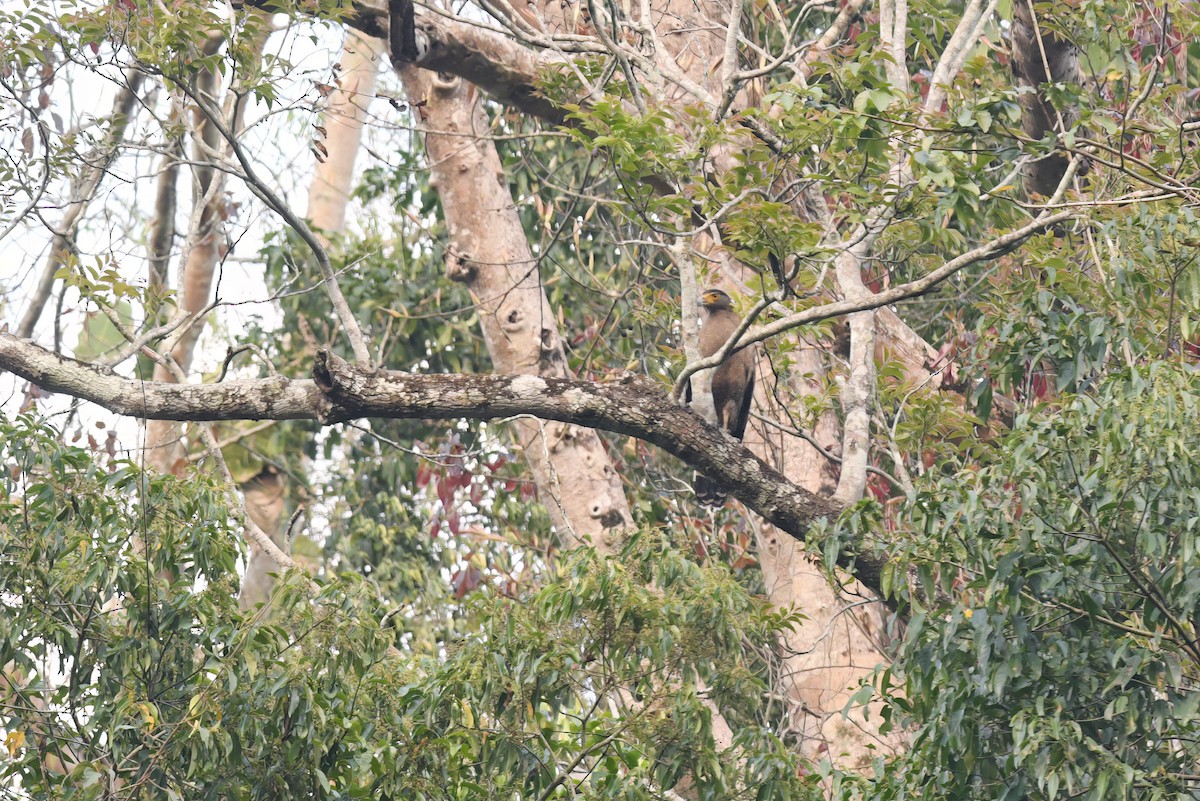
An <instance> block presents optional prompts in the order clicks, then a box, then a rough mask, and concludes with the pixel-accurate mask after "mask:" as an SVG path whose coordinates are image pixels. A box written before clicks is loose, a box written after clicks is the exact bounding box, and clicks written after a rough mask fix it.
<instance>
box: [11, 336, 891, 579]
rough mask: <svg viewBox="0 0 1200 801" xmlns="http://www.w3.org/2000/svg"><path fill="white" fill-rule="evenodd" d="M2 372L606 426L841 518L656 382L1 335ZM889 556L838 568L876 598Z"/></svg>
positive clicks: (139, 411)
mask: <svg viewBox="0 0 1200 801" xmlns="http://www.w3.org/2000/svg"><path fill="white" fill-rule="evenodd" d="M0 370H6V371H8V372H12V373H14V374H16V375H18V376H20V377H22V378H24V379H26V380H27V381H31V382H33V383H34V384H36V385H38V386H39V387H41V388H42V389H45V390H47V391H49V392H62V393H65V394H67V395H70V396H72V397H76V398H80V399H83V400H88V401H91V402H93V403H96V404H99V405H100V406H103V407H104V408H106V409H108V410H110V411H112V412H115V413H116V414H121V415H127V416H130V417H141V418H146V419H151V420H194V421H216V420H317V421H320V422H321V423H323V424H325V425H331V424H334V423H339V422H344V421H346V420H354V419H358V418H362V417H380V418H392V419H410V420H411V419H431V420H453V419H458V418H461V417H466V418H470V419H475V420H496V419H502V418H509V417H515V416H518V415H529V416H532V417H537V418H539V419H542V420H554V421H558V422H561V423H568V424H571V425H575V426H584V427H587V428H598V429H602V430H605V431H612V432H614V433H616V434H624V435H626V436H631V437H636V438H638V439H641V440H644V441H646V442H649V443H650V444H652V445H657V446H658V447H660V448H662V449H663V450H664V451H666V452H667V453H670V454H672V455H674V456H676V457H677V458H679V459H680V460H682V461H683V462H685V463H687V464H688V465H690V466H692V467H694V468H696V469H698V470H700V471H702V472H704V473H706V474H707V475H709V476H711V477H712V478H713V479H715V480H718V481H720V482H722V483H723V484H724V485H725V486H726V487H727V488H728V489H729V492H730V494H731V495H733V496H734V497H736V498H738V499H739V500H741V501H742V502H743V503H745V504H746V505H747V506H748V507H750V509H752V510H753V511H755V512H757V513H758V514H759V515H761V516H762V517H763V518H765V519H766V520H768V521H769V522H771V523H774V524H775V525H777V526H779V527H780V528H781V529H783V530H784V531H786V532H787V533H788V534H790V535H791V536H793V537H796V538H797V539H801V540H802V539H803V538H804V537H805V536H806V535H807V533H808V530H809V527H810V526H811V525H812V523H813V522H814V521H815V520H817V519H819V518H828V517H829V516H830V515H833V514H836V513H837V512H838V509H837V507H835V506H833V505H832V504H831V503H830V502H829V501H828V500H826V499H824V498H821V497H820V496H818V495H815V494H814V493H811V492H809V491H807V490H805V489H804V488H802V487H798V486H796V485H795V484H793V483H792V482H790V481H788V480H787V479H786V478H785V477H784V476H783V475H781V474H780V473H779V472H778V471H776V470H774V469H773V468H771V467H770V466H768V465H767V464H766V463H765V462H763V461H762V460H761V459H759V458H758V457H757V456H755V455H754V454H753V453H751V452H750V451H749V450H747V449H746V448H745V447H744V446H743V445H742V444H741V443H740V442H738V441H737V440H735V439H732V438H731V437H729V436H728V435H726V434H725V433H724V432H723V431H721V430H720V429H717V428H715V427H713V426H711V425H709V424H708V423H706V422H704V421H703V420H701V419H700V418H699V417H697V416H696V415H695V414H693V413H692V412H690V411H689V410H687V409H684V408H683V407H681V406H679V405H678V404H677V403H675V402H674V401H673V400H671V399H670V398H669V397H668V396H667V395H666V394H665V393H663V392H662V391H661V390H660V389H659V388H658V387H657V386H656V385H653V384H650V383H648V382H647V381H646V380H645V379H642V378H638V377H632V376H631V377H629V378H628V379H626V380H623V381H619V382H611V383H603V384H598V383H595V382H591V381H577V380H573V379H566V378H543V377H540V376H534V375H461V374H446V375H428V374H411V373H401V372H394V371H384V370H372V369H368V368H365V367H362V366H359V365H353V364H350V363H348V362H345V361H343V360H342V359H339V358H337V357H336V356H334V355H332V354H330V353H327V352H325V351H322V352H320V353H318V358H317V363H316V364H315V366H314V368H313V375H314V378H315V380H297V379H288V378H284V377H282V376H275V377H272V378H260V379H253V380H246V381H227V382H223V383H220V384H170V383H162V382H153V381H137V380H134V379H129V378H123V377H121V376H118V375H116V374H115V373H113V372H112V371H111V370H106V369H104V368H100V367H96V366H94V365H90V364H86V363H84V362H80V361H77V360H75V359H71V358H68V357H65V356H62V355H60V354H57V353H53V352H52V351H48V350H46V349H45V348H42V347H40V346H39V345H37V344H35V343H33V342H30V341H29V340H25V339H21V338H19V337H15V336H13V335H11V334H7V333H3V332H0ZM885 562H886V557H885V556H883V555H880V554H874V553H871V552H870V551H869V549H868V548H867V547H866V545H865V544H864V543H851V544H850V545H849V546H848V547H847V549H846V551H845V553H844V554H843V555H842V557H841V558H840V560H839V563H840V564H842V565H843V566H845V567H846V568H847V569H850V570H852V571H853V572H854V573H855V575H856V576H857V577H858V578H859V579H860V580H861V581H862V582H863V583H864V584H865V585H866V586H868V587H870V588H872V589H873V590H876V591H877V590H878V588H879V587H880V577H881V575H882V570H883V566H884V564H885Z"/></svg>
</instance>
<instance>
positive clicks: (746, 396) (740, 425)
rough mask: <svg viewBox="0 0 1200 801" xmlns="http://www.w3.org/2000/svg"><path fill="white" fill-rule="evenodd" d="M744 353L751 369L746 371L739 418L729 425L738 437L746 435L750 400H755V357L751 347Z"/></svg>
mask: <svg viewBox="0 0 1200 801" xmlns="http://www.w3.org/2000/svg"><path fill="white" fill-rule="evenodd" d="M742 353H744V354H747V359H746V361H747V362H749V363H750V365H749V367H750V369H749V370H747V372H746V386H745V388H744V389H743V390H742V399H741V405H740V406H739V407H738V413H737V419H735V420H733V421H732V425H730V426H729V433H730V434H733V435H734V436H735V437H737V438H738V439H741V438H742V437H744V436H745V435H746V423H747V422H748V421H749V420H750V401H752V400H754V359H753V356H752V355H751V353H750V349H749V348H747V349H746V350H744V351H742ZM739 355H741V354H739Z"/></svg>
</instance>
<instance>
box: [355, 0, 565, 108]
mask: <svg viewBox="0 0 1200 801" xmlns="http://www.w3.org/2000/svg"><path fill="white" fill-rule="evenodd" d="M346 23H347V24H348V25H350V26H351V27H354V28H356V29H358V30H360V31H362V32H363V33H365V34H367V35H369V36H376V37H379V38H381V39H384V40H386V39H387V38H388V10H387V7H386V4H381V3H374V2H363V1H362V0H360V1H359V2H357V3H355V4H354V11H353V13H352V14H351V16H350V17H349V18H348V19H347V20H346ZM416 34H417V40H418V50H419V53H420V54H419V56H418V57H417V58H416V59H414V60H413V61H412V63H413V64H415V65H416V66H418V67H424V68H425V69H427V70H433V71H434V72H444V73H446V74H449V75H457V76H459V77H460V78H464V79H465V80H467V81H470V82H471V83H473V84H474V85H475V86H478V87H479V88H480V89H481V90H483V91H484V92H486V93H487V94H488V95H489V96H491V97H492V98H493V99H495V100H496V101H497V102H499V103H501V104H502V105H505V106H510V107H512V108H515V109H517V110H518V111H522V112H524V113H526V114H532V115H533V116H535V117H537V118H539V119H542V120H545V121H547V122H550V123H553V124H556V125H560V124H562V123H563V122H565V121H566V110H565V109H563V108H561V107H560V106H558V105H556V104H554V103H552V102H550V101H549V100H548V99H546V98H545V97H544V96H542V95H541V94H540V93H539V91H538V88H537V85H538V77H539V75H540V74H542V73H543V72H544V71H546V70H550V69H557V68H559V67H562V66H565V62H564V61H563V59H562V57H561V56H559V55H558V54H556V53H554V52H553V51H550V50H541V51H539V50H535V49H533V48H529V47H525V46H524V45H522V44H520V43H519V42H516V41H513V40H512V39H510V38H507V37H505V36H503V35H500V34H498V33H494V32H493V31H489V30H487V29H486V28H483V27H481V26H479V25H472V24H470V23H466V22H461V21H459V20H455V19H452V18H450V17H446V16H442V15H440V14H434V13H432V12H430V11H427V10H425V9H423V8H420V7H418V8H417V9H416Z"/></svg>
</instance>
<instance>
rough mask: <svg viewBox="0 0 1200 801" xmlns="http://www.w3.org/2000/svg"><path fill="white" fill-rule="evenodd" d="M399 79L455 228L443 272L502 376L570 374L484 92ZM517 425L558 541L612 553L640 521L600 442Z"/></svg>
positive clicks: (561, 427)
mask: <svg viewBox="0 0 1200 801" xmlns="http://www.w3.org/2000/svg"><path fill="white" fill-rule="evenodd" d="M398 72H399V74H400V78H401V80H402V81H403V83H404V89H405V91H406V92H407V94H408V98H409V102H410V104H411V105H413V106H416V105H417V104H418V103H422V101H424V103H423V105H421V106H420V109H421V114H420V115H419V116H420V118H421V119H420V126H421V128H422V129H423V130H424V131H425V149H426V150H427V151H428V153H429V163H430V171H431V184H432V185H433V187H434V188H435V189H436V190H437V192H438V196H439V197H440V198H441V201H442V210H443V213H444V214H445V219H446V227H447V229H448V231H449V242H448V244H449V247H448V252H447V254H446V274H447V276H449V277H450V278H451V279H452V280H456V281H463V282H465V283H466V285H467V286H468V287H469V288H470V290H471V293H472V295H473V296H474V297H475V298H476V299H477V302H478V304H479V305H478V309H479V320H480V326H481V328H482V329H483V337H484V341H485V342H486V343H487V348H488V352H489V353H490V354H491V357H492V364H493V366H494V368H495V370H496V372H497V373H505V374H517V373H520V374H529V375H538V376H543V377H548V378H561V377H566V376H569V375H570V371H569V369H568V367H567V363H566V356H565V354H564V352H563V345H562V340H561V338H560V336H559V332H558V326H557V323H556V319H555V316H554V313H553V311H552V310H551V308H550V304H549V302H548V301H547V300H546V295H545V292H543V290H542V286H541V276H540V273H539V271H538V263H537V261H536V260H535V259H534V258H533V255H532V254H531V252H530V249H529V241H528V239H527V237H526V235H525V231H524V229H523V228H522V226H521V220H520V217H519V216H518V214H517V209H516V207H515V205H514V204H513V199H512V195H511V194H510V192H509V189H508V185H507V183H506V182H505V181H504V173H503V170H502V169H501V165H500V157H499V155H498V154H497V152H496V146H495V143H494V142H493V141H492V140H491V139H490V138H489V130H488V122H487V118H486V116H485V115H484V113H483V108H482V106H481V105H480V100H481V97H480V94H479V92H478V90H476V89H475V88H474V87H473V86H471V85H470V84H468V83H467V82H465V81H463V80H461V79H459V78H455V77H452V76H444V75H438V74H435V73H431V72H429V71H427V70H422V69H419V68H416V67H411V66H401V67H399V68H398ZM512 427H513V432H514V435H515V439H516V441H517V444H518V446H519V447H520V448H521V450H522V452H523V454H524V456H525V459H526V460H527V462H528V463H529V465H530V468H531V470H532V472H533V475H534V479H535V481H536V482H537V486H538V490H539V492H540V493H541V500H542V502H543V504H544V505H545V507H546V509H547V510H548V511H549V513H550V515H551V518H552V519H553V520H554V522H555V525H556V527H557V528H558V530H559V533H560V535H561V536H562V537H563V538H564V540H565V541H566V542H568V543H577V542H581V541H585V540H590V541H591V542H593V543H594V544H595V545H596V546H597V547H600V548H607V547H608V546H609V545H610V542H611V536H612V535H613V534H615V533H616V532H619V531H620V530H622V529H623V528H625V527H626V526H628V525H629V524H630V523H631V522H632V519H633V518H632V515H631V514H630V511H629V506H628V503H627V502H626V500H625V495H624V492H623V491H622V488H621V484H620V481H619V479H618V476H617V474H616V471H615V470H614V469H613V466H612V462H611V461H610V460H609V457H608V453H607V452H606V451H605V449H604V445H603V443H602V442H601V441H600V437H599V436H598V435H597V434H596V432H595V431H592V430H590V429H587V428H582V427H580V426H575V425H569V424H566V423H556V422H545V421H540V420H533V419H528V418H522V419H519V420H516V421H514V422H513V423H512Z"/></svg>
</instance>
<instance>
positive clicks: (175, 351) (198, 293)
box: [146, 70, 225, 475]
mask: <svg viewBox="0 0 1200 801" xmlns="http://www.w3.org/2000/svg"><path fill="white" fill-rule="evenodd" d="M196 84H197V86H196V90H197V92H198V93H199V94H201V95H202V96H205V97H207V98H209V99H210V100H213V101H214V102H215V100H216V94H217V89H218V85H219V79H218V76H217V74H216V73H215V72H213V71H211V70H203V71H202V72H201V73H200V76H199V78H198V79H197V82H196ZM216 105H217V106H218V107H219V106H220V104H219V103H217V104H216ZM192 124H193V126H194V128H193V130H194V131H195V132H196V136H197V139H198V140H199V141H197V142H196V143H195V145H194V146H193V148H192V151H193V158H194V160H195V161H196V162H197V164H196V166H195V167H193V169H192V180H193V184H194V186H193V190H192V198H193V201H194V202H193V212H192V222H191V225H190V226H189V231H188V241H187V242H186V244H185V253H186V257H185V259H184V262H183V267H182V269H181V270H180V272H179V275H180V285H179V287H178V289H177V293H178V302H177V309H176V311H175V313H176V314H184V315H194V314H199V313H200V312H202V311H203V310H204V309H205V308H206V307H207V306H208V302H209V301H208V297H209V293H210V292H211V291H212V283H213V275H214V274H215V272H216V268H217V263H218V261H219V260H220V258H221V256H222V255H223V251H224V247H223V244H224V243H223V242H222V241H221V238H222V235H223V228H222V226H221V221H222V218H223V216H224V207H225V203H224V201H225V199H224V196H223V194H222V191H221V190H222V186H223V183H224V181H223V177H224V174H223V173H220V172H217V171H216V170H214V169H213V168H212V166H210V162H211V161H212V158H213V155H212V153H213V152H214V151H216V152H219V151H220V150H221V138H220V134H219V133H218V132H217V130H216V128H215V127H214V126H213V125H210V124H208V123H207V121H206V120H205V119H204V115H203V113H202V112H201V111H200V110H199V109H195V110H194V111H193V120H192ZM185 325H186V329H185V331H184V332H183V333H182V334H181V335H180V336H179V337H178V339H177V340H176V341H175V344H174V346H173V347H172V348H171V350H170V354H169V355H170V358H171V359H173V360H174V361H175V364H176V365H178V366H179V369H180V370H181V371H182V372H184V373H187V372H188V371H189V370H190V369H191V366H192V358H193V356H194V353H195V348H196V342H197V341H198V340H199V338H200V331H201V329H202V327H203V321H201V320H194V321H192V322H191V323H188V324H185ZM154 380H155V381H168V382H173V381H175V376H174V374H173V373H172V372H171V371H170V370H169V369H167V368H166V367H165V366H163V365H161V364H159V365H155V367H154ZM182 438H183V427H182V426H180V425H179V424H177V423H167V422H163V421H151V422H150V423H149V424H147V426H146V452H147V457H146V459H147V462H148V463H149V464H150V465H151V466H152V467H153V468H154V469H155V470H157V471H158V472H160V473H175V474H176V475H181V474H182V473H183V471H184V470H186V468H187V458H186V452H185V449H184V447H183V441H182Z"/></svg>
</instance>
